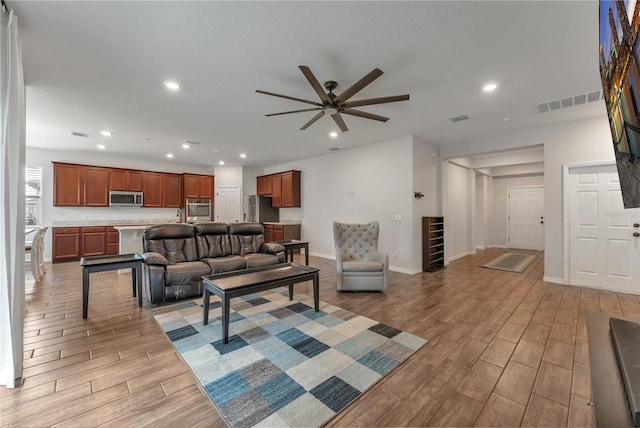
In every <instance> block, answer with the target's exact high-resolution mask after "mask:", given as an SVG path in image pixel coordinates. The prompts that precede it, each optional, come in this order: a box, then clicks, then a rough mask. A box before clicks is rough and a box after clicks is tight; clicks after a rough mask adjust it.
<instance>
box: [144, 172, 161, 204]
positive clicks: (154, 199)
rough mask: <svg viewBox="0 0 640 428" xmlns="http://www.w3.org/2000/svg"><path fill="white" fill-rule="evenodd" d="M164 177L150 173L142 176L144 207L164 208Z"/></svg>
mask: <svg viewBox="0 0 640 428" xmlns="http://www.w3.org/2000/svg"><path fill="white" fill-rule="evenodd" d="M162 175H163V174H161V173H159V172H150V171H144V173H143V174H142V191H143V192H144V194H143V200H142V206H143V207H150V208H160V207H162Z"/></svg>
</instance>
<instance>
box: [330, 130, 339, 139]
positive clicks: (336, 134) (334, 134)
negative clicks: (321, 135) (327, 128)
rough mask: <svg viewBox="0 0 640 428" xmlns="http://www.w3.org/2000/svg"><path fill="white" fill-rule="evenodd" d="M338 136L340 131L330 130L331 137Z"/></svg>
mask: <svg viewBox="0 0 640 428" xmlns="http://www.w3.org/2000/svg"><path fill="white" fill-rule="evenodd" d="M337 136H338V133H337V132H336V131H332V132H329V137H331V138H336V137H337Z"/></svg>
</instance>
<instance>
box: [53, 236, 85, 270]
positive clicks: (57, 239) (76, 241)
mask: <svg viewBox="0 0 640 428" xmlns="http://www.w3.org/2000/svg"><path fill="white" fill-rule="evenodd" d="M80 235H81V231H80V228H79V227H54V228H53V244H52V253H53V257H52V259H53V262H54V263H56V262H70V261H74V260H80V257H82V256H81V254H82V253H81V250H80Z"/></svg>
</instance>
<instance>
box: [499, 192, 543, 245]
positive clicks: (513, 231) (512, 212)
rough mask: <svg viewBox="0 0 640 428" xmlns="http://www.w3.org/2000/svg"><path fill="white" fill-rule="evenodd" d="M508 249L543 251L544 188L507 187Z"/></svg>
mask: <svg viewBox="0 0 640 428" xmlns="http://www.w3.org/2000/svg"><path fill="white" fill-rule="evenodd" d="M507 192H508V199H509V214H508V217H507V218H508V223H509V225H508V229H509V236H508V243H509V248H519V249H523V250H537V251H543V250H544V186H530V187H509V188H508V189H507Z"/></svg>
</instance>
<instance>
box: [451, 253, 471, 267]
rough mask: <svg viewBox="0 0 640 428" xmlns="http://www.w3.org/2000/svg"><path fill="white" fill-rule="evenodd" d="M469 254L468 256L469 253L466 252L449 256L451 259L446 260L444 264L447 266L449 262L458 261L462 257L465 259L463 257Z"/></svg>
mask: <svg viewBox="0 0 640 428" xmlns="http://www.w3.org/2000/svg"><path fill="white" fill-rule="evenodd" d="M469 254H470V252H469V251H466V252H464V253H460V254H456V255H455V256H451V257H449V258H448V259H447V262H446V264H449V263H451V262H452V261H454V260H458V259H461V258H463V257H465V256H468V255H469Z"/></svg>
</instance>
